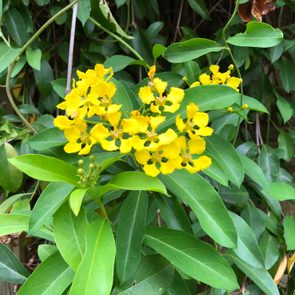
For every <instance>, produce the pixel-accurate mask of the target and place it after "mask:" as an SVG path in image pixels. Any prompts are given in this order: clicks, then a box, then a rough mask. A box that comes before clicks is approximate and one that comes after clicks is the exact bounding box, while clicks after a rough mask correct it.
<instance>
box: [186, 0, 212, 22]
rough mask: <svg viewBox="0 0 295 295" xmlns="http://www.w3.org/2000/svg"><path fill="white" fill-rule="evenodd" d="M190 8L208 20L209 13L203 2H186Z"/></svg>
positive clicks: (198, 0)
mask: <svg viewBox="0 0 295 295" xmlns="http://www.w3.org/2000/svg"><path fill="white" fill-rule="evenodd" d="M188 3H189V5H190V7H191V8H192V9H193V10H194V11H195V12H196V13H197V14H199V15H200V16H201V17H202V18H203V19H206V20H209V19H210V17H209V12H208V9H207V7H206V5H205V3H204V0H188Z"/></svg>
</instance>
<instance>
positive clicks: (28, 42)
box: [5, 0, 78, 133]
mask: <svg viewBox="0 0 295 295" xmlns="http://www.w3.org/2000/svg"><path fill="white" fill-rule="evenodd" d="M76 3H78V0H74V1H73V2H71V3H70V4H69V5H67V6H65V7H64V8H63V9H61V10H60V11H59V12H57V13H56V14H55V15H54V16H52V17H51V18H50V19H49V20H48V21H47V22H46V23H45V24H43V26H42V27H40V28H39V30H38V31H37V32H36V33H35V34H34V35H33V36H32V37H31V38H30V39H29V40H28V41H27V42H26V43H25V45H24V46H23V47H22V48H21V50H20V51H19V53H18V55H17V56H16V57H15V58H14V60H13V61H12V63H11V65H10V66H9V67H8V71H7V75H6V83H5V88H6V95H7V97H8V100H9V102H10V104H11V106H12V108H13V110H14V111H15V113H16V114H17V115H18V117H19V118H20V119H21V121H22V122H23V124H24V125H25V126H26V127H27V128H28V129H29V130H30V131H32V132H33V133H36V130H35V129H34V128H33V126H32V125H31V124H30V122H29V121H28V120H27V119H26V118H25V117H24V116H23V114H22V113H21V112H20V110H19V109H18V107H17V105H16V103H15V102H14V99H13V96H12V93H11V90H10V77H11V73H12V71H13V68H14V66H15V64H16V62H17V60H18V59H19V58H20V56H21V55H22V54H23V53H24V52H25V51H26V49H27V48H28V47H29V46H30V45H31V44H32V43H33V42H34V41H35V40H36V38H37V37H38V36H39V35H40V34H41V33H42V32H43V31H44V30H45V29H46V28H47V27H48V26H49V25H50V24H51V23H52V22H54V20H55V19H57V18H58V17H59V16H61V15H62V14H63V13H65V12H66V11H67V10H69V9H70V8H71V7H72V6H73V5H75V4H76Z"/></svg>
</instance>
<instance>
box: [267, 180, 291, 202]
mask: <svg viewBox="0 0 295 295" xmlns="http://www.w3.org/2000/svg"><path fill="white" fill-rule="evenodd" d="M268 194H269V196H271V197H272V198H273V199H275V200H278V201H286V200H295V188H294V187H293V186H292V185H291V184H289V183H286V182H273V183H271V184H270V189H269V193H268Z"/></svg>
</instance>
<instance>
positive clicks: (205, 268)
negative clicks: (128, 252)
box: [144, 228, 238, 290]
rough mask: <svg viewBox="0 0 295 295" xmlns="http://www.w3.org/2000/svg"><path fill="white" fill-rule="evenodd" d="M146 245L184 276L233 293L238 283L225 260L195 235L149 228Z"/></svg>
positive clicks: (166, 229) (145, 240)
mask: <svg viewBox="0 0 295 295" xmlns="http://www.w3.org/2000/svg"><path fill="white" fill-rule="evenodd" d="M144 242H145V244H146V245H147V246H150V247H151V248H153V249H154V250H156V251H157V252H158V253H160V254H161V255H162V256H164V257H165V258H166V259H168V260H169V261H170V262H171V263H172V264H173V265H174V266H176V267H177V268H179V269H180V270H181V271H183V272H184V273H186V274H188V275H189V276H191V277H193V278H194V279H196V280H199V281H201V282H204V283H206V284H208V285H210V286H213V287H215V288H221V289H227V290H233V289H236V288H238V283H237V280H236V277H235V274H234V272H233V270H232V269H231V268H230V266H229V264H228V263H227V262H226V260H225V259H224V258H223V257H222V256H221V255H220V254H219V253H218V252H217V251H216V250H215V249H214V248H213V247H212V246H211V245H209V244H206V243H205V242H202V241H200V240H198V239H196V238H195V237H194V236H193V235H191V234H188V233H184V232H181V231H177V230H173V229H168V228H148V230H147V233H146V237H145V239H144Z"/></svg>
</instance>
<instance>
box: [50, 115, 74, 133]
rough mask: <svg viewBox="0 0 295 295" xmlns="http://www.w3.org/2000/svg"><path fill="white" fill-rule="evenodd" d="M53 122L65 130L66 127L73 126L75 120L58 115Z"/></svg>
mask: <svg viewBox="0 0 295 295" xmlns="http://www.w3.org/2000/svg"><path fill="white" fill-rule="evenodd" d="M53 124H54V126H55V127H57V128H58V129H60V130H64V129H66V128H69V127H71V126H72V125H73V124H74V121H73V120H69V118H68V117H66V116H57V117H56V118H55V119H54V120H53Z"/></svg>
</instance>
